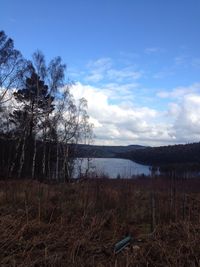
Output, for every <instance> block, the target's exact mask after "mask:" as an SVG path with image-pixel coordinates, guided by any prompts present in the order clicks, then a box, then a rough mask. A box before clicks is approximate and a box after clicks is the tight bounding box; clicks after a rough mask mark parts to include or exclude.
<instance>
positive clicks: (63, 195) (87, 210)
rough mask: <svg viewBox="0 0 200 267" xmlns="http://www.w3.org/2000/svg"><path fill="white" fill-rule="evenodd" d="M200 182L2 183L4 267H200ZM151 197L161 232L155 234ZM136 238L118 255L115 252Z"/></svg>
mask: <svg viewBox="0 0 200 267" xmlns="http://www.w3.org/2000/svg"><path fill="white" fill-rule="evenodd" d="M197 185H199V182H198V181H196V180H190V181H184V182H183V181H181V182H176V184H175V183H174V181H173V184H172V183H171V182H168V181H163V180H162V181H160V180H157V181H155V182H153V183H152V181H149V180H134V181H128V180H91V181H86V182H83V183H78V184H60V185H48V184H40V183H38V182H33V181H28V182H27V181H7V182H0V265H1V266H17V267H18V266H26V267H30V266H35V267H36V266H69V267H70V266H75V267H76V266H84V267H90V266H93V267H100V266H101V267H103V266H115V267H123V266H125V267H130V266H138V267H140V266H141V267H143V266H149V267H157V266H163V267H165V266H166V267H169V266H180V267H184V266H185V267H186V266H187V267H190V266H191V267H193V266H200V245H199V244H200V216H199V214H200V187H198V188H199V189H197ZM152 195H153V196H154V200H155V211H154V212H155V220H156V227H155V229H154V232H153V233H152V234H150V232H151V228H152V202H151V199H152ZM127 234H131V235H132V236H133V237H135V238H136V239H139V238H142V242H137V243H132V244H131V245H130V246H129V247H128V248H126V249H124V250H123V251H122V252H121V253H119V254H118V255H115V254H114V253H113V246H114V244H115V243H116V242H117V241H119V240H120V239H122V238H123V237H124V236H125V235H127Z"/></svg>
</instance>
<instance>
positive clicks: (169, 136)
mask: <svg viewBox="0 0 200 267" xmlns="http://www.w3.org/2000/svg"><path fill="white" fill-rule="evenodd" d="M112 86H113V88H112V90H110V91H109V90H107V89H105V88H99V87H94V86H90V85H83V84H81V83H77V84H76V85H75V86H74V87H73V93H74V96H75V98H76V99H79V98H81V97H85V98H86V99H87V100H88V112H89V115H90V116H91V121H92V122H93V123H94V125H95V128H94V131H95V135H96V140H95V143H96V144H104V145H106V144H109V145H119V144H121V145H128V144H143V145H164V144H174V143H184V142H193V141H199V139H200V91H199V89H200V84H198V83H197V84H193V85H191V86H188V87H185V88H184V87H179V88H175V89H173V90H172V91H171V92H167V91H163V93H162V94H163V95H162V94H160V95H159V94H158V96H159V97H161V96H162V97H169V100H173V101H172V102H169V103H168V108H167V107H166V110H165V111H163V112H160V110H159V107H158V108H157V109H156V108H154V109H152V108H149V107H148V106H138V105H137V106H136V105H134V102H133V103H132V104H130V102H126V101H123V102H119V103H118V104H113V103H112V102H110V99H111V98H112V93H113V94H114V84H113V85H112ZM121 86H122V87H123V85H121ZM108 87H109V86H108ZM122 87H121V89H123V88H122ZM164 92H165V95H164ZM177 100H178V101H177Z"/></svg>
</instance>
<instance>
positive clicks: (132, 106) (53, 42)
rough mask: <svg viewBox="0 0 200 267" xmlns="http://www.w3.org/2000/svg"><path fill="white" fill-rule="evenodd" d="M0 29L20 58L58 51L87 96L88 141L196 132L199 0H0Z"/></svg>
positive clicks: (158, 138) (150, 139) (181, 139)
mask: <svg viewBox="0 0 200 267" xmlns="http://www.w3.org/2000/svg"><path fill="white" fill-rule="evenodd" d="M0 8H1V17H0V25H1V29H2V30H4V31H5V32H6V34H7V35H8V36H10V37H12V38H13V39H14V42H15V46H16V48H17V49H19V50H20V51H21V52H22V53H23V55H24V56H25V57H27V58H31V55H32V53H33V52H34V51H35V50H36V49H40V50H42V51H43V52H44V54H45V55H46V58H47V59H51V58H53V57H55V56H57V55H60V56H61V57H62V59H63V61H64V62H65V63H67V66H68V75H69V77H70V78H71V79H73V80H75V81H76V82H77V84H76V85H75V86H74V88H72V92H73V93H74V95H75V97H76V98H79V97H82V96H84V97H86V98H87V99H88V108H89V114H90V116H91V121H92V122H93V123H94V125H95V129H94V130H95V134H96V140H95V142H96V143H99V144H115V145H117V144H124V145H126V144H133V143H140V144H149V145H160V144H161V145H162V144H171V143H185V142H193V141H199V138H200V123H199V121H200V120H199V117H198V116H199V115H200V108H199V106H200V75H199V74H200V35H199V29H200V1H199V0H190V1H188V0H187V1H186V0H176V1H173V0H168V1H164V0H151V1H150V0H82V1H81V0H70V1H68V0H65V1H64V0H63V1H62V0H57V1H55V0H49V1H47V0H43V1H38V0H35V1H31V0H29V1H27V0H26V1H25V0H18V1H14V0H1V2H0Z"/></svg>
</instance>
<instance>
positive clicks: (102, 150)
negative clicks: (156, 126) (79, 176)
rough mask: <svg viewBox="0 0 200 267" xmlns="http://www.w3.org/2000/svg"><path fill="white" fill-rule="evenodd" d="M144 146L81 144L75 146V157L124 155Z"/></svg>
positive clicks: (113, 156)
mask: <svg viewBox="0 0 200 267" xmlns="http://www.w3.org/2000/svg"><path fill="white" fill-rule="evenodd" d="M144 148H146V147H145V146H140V145H129V146H99V145H81V144H79V145H78V146H77V150H76V156H77V157H83V158H84V157H93V158H115V157H119V154H123V155H126V153H129V152H132V151H135V150H140V149H144Z"/></svg>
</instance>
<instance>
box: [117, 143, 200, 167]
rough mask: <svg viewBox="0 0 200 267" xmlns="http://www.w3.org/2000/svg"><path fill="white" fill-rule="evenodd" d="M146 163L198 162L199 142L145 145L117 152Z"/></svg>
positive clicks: (120, 155) (199, 155) (159, 164)
mask: <svg viewBox="0 0 200 267" xmlns="http://www.w3.org/2000/svg"><path fill="white" fill-rule="evenodd" d="M118 156H119V157H122V158H127V159H131V160H134V161H136V162H138V163H142V164H147V165H158V166H161V165H169V164H198V165H199V164H200V143H191V144H185V145H170V146H160V147H147V148H145V149H137V150H132V151H127V152H124V153H123V152H122V153H119V154H118Z"/></svg>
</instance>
